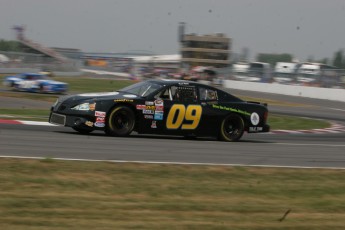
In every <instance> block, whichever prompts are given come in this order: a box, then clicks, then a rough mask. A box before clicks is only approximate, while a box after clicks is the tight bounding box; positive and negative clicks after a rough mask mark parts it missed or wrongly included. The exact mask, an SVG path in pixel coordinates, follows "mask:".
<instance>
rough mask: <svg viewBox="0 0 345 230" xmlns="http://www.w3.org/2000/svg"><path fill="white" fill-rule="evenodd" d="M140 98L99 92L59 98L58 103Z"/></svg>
mask: <svg viewBox="0 0 345 230" xmlns="http://www.w3.org/2000/svg"><path fill="white" fill-rule="evenodd" d="M137 98H140V97H139V96H137V95H134V94H130V93H126V92H117V91H115V92H100V93H83V94H75V95H67V96H62V97H60V98H59V101H60V102H67V101H68V102H72V101H85V100H99V99H102V100H107V99H108V100H113V99H128V100H133V99H137Z"/></svg>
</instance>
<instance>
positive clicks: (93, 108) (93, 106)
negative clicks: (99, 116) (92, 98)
mask: <svg viewBox="0 0 345 230" xmlns="http://www.w3.org/2000/svg"><path fill="white" fill-rule="evenodd" d="M95 109H96V102H95V103H93V104H89V110H90V111H95Z"/></svg>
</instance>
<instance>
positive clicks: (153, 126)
mask: <svg viewBox="0 0 345 230" xmlns="http://www.w3.org/2000/svg"><path fill="white" fill-rule="evenodd" d="M151 128H152V129H156V128H157V123H156V121H152V124H151Z"/></svg>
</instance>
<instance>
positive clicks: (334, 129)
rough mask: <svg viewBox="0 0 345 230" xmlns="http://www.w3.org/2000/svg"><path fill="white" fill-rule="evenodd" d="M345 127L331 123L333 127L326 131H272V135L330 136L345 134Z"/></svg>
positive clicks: (325, 129)
mask: <svg viewBox="0 0 345 230" xmlns="http://www.w3.org/2000/svg"><path fill="white" fill-rule="evenodd" d="M344 132H345V126H343V125H341V124H338V123H335V122H331V127H329V128H324V129H301V130H280V129H276V130H272V131H271V132H270V133H272V134H306V133H313V134H329V133H344Z"/></svg>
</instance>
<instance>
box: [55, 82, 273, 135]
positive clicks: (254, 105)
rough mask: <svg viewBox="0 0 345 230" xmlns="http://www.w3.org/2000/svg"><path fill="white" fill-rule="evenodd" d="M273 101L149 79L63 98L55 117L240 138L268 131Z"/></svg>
mask: <svg viewBox="0 0 345 230" xmlns="http://www.w3.org/2000/svg"><path fill="white" fill-rule="evenodd" d="M267 116H268V109H267V104H262V103H259V102H247V101H243V100H241V99H240V98H237V97H235V96H233V95H232V94H230V93H227V92H225V91H222V90H220V89H218V88H215V87H211V86H208V85H204V84H200V83H198V82H193V81H184V80H164V79H163V80H148V81H143V82H139V83H136V84H133V85H130V86H128V87H126V88H123V89H121V90H118V91H115V92H104V93H86V94H77V95H68V96H62V97H60V98H59V99H58V100H57V101H56V102H55V104H54V105H53V106H52V108H51V113H50V116H49V122H50V123H52V124H57V125H61V126H67V127H71V128H73V129H74V130H76V131H78V132H79V133H82V134H87V133H90V132H92V131H94V130H101V131H104V132H105V133H106V134H107V135H110V136H120V137H121V136H128V135H130V134H131V132H132V131H135V132H137V133H139V134H160V135H179V136H185V137H199V136H200V137H202V136H204V137H216V138H218V139H220V140H223V141H238V140H239V139H240V138H241V137H242V135H243V133H244V132H245V131H246V132H249V133H258V132H268V131H269V129H270V127H269V125H268V124H267Z"/></svg>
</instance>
